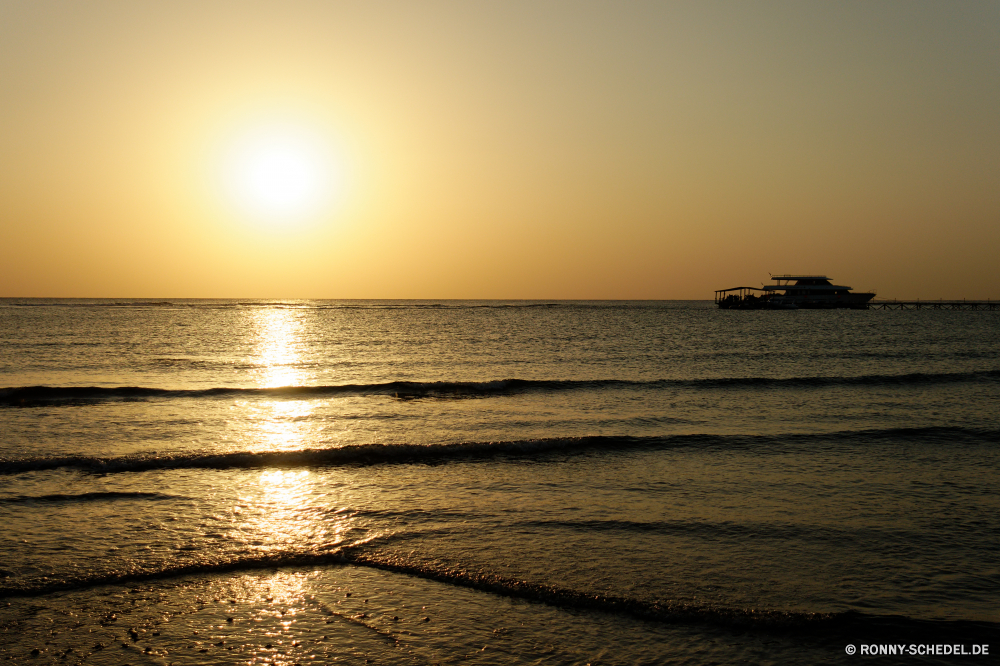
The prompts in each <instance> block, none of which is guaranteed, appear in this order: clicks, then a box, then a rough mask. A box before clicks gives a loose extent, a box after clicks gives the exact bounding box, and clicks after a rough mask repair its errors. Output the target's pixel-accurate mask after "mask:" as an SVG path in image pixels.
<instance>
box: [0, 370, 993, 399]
mask: <svg viewBox="0 0 1000 666" xmlns="http://www.w3.org/2000/svg"><path fill="white" fill-rule="evenodd" d="M998 380H1000V370H984V371H979V372H949V373H909V374H897V375H893V374H886V375H882V374H880V375H861V376H855V377H783V378H781V377H778V378H776V377H717V378H706V379H655V380H649V381H642V380H627V379H595V380H556V379H499V380H492V381H482V382H475V381H432V382H413V381H390V382H382V383H370V384H336V385H327V386H284V387H276V388H236V387H213V388H206V389H167V388H155V387H142V386H118V387H101V386H14V387H9V388H2V389H0V406H5V407H36V406H41V405H60V404H65V405H80V404H89V403H97V402H107V401H135V400H153V399H176V398H187V399H210V398H257V399H314V398H335V397H342V396H388V397H392V398H400V399H419V398H488V397H502V396H511V395H519V394H524V393H558V392H568V391H600V390H615V389H619V390H629V389H636V390H670V389H684V390H706V389H707V390H720V389H721V390H725V389H735V390H740V389H784V388H791V389H799V390H801V389H813V388H815V389H820V388H828V387H838V386H847V387H850V386H918V385H929V384H946V383H962V382H983V381H986V382H995V381H998Z"/></svg>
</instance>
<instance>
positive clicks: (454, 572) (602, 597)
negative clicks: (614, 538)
mask: <svg viewBox="0 0 1000 666" xmlns="http://www.w3.org/2000/svg"><path fill="white" fill-rule="evenodd" d="M372 545H373V544H372V542H371V541H369V540H365V541H362V542H355V543H352V544H344V545H336V546H332V547H330V548H327V549H321V550H315V551H294V550H293V551H284V552H277V553H275V552H270V553H259V554H251V555H247V554H243V555H233V556H229V557H223V558H221V559H217V560H215V561H197V562H189V563H176V562H173V563H169V564H166V563H164V564H160V565H158V566H157V565H153V566H149V567H146V568H134V569H131V570H129V571H124V572H112V573H99V574H85V573H84V574H78V575H74V576H69V577H58V578H52V577H50V578H47V579H41V580H36V581H34V582H27V581H22V582H18V581H16V580H7V579H6V577H0V580H2V581H4V582H3V584H0V599H2V598H10V597H29V598H30V597H38V596H42V595H46V594H52V593H55V592H64V591H73V590H86V589H91V588H95V587H101V586H107V585H130V584H134V583H138V582H148V581H155V580H163V579H170V578H176V577H181V576H207V575H217V574H224V573H230V572H233V571H252V570H258V569H276V568H283V567H318V566H355V567H367V568H373V569H379V570H382V571H388V572H391V573H397V574H403V575H407V576H414V577H417V578H421V579H425V580H432V581H435V582H438V583H442V584H445V585H451V586H455V587H462V588H469V589H474V590H478V591H480V592H486V593H488V594H493V595H497V596H501V597H506V598H514V599H523V600H526V601H530V602H534V603H542V604H546V605H549V606H556V607H560V608H567V609H572V610H575V611H585V612H586V611H596V612H600V613H609V614H616V615H626V616H631V617H635V618H639V619H642V620H646V621H653V622H664V623H671V624H677V623H685V624H703V625H713V626H720V627H725V628H731V629H737V630H740V631H745V630H750V631H765V632H771V631H779V632H787V631H793V632H795V633H808V634H810V635H813V636H827V637H831V638H833V637H844V638H847V639H850V640H849V641H847V642H851V641H853V642H857V640H858V639H859V638H860V637H862V636H864V635H872V636H874V635H876V634H877V635H885V636H892V637H893V640H894V641H895V640H898V639H903V638H905V639H906V642H910V639H911V638H912V639H913V640H917V639H919V638H920V637H925V636H927V635H935V636H948V637H949V641H953V642H967V643H968V642H982V641H981V639H982V638H983V637H984V636H991V635H992V636H995V635H997V632H998V631H1000V624H998V623H995V622H986V621H969V620H923V619H918V618H911V617H906V616H899V615H876V614H868V613H863V612H858V611H853V610H849V611H840V612H823V611H816V612H812V611H798V610H780V609H768V608H747V607H737V606H725V605H722V604H709V603H698V602H689V601H675V600H647V599H640V598H636V597H631V596H627V595H618V594H609V593H595V592H585V591H580V590H574V589H571V588H566V587H561V586H557V585H549V584H544V583H536V582H532V581H527V580H521V579H517V578H511V577H508V576H503V575H499V574H494V573H490V572H479V571H469V570H467V569H460V568H453V567H447V566H444V565H438V564H428V563H422V562H414V561H411V560H408V559H406V558H405V557H401V556H396V555H391V554H386V553H381V552H379V551H378V549H377V548H372ZM917 642H923V641H919V640H917Z"/></svg>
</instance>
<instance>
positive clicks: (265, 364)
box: [252, 308, 307, 388]
mask: <svg viewBox="0 0 1000 666" xmlns="http://www.w3.org/2000/svg"><path fill="white" fill-rule="evenodd" d="M299 315H300V313H299V312H297V311H296V310H289V309H283V308H258V309H255V310H254V311H253V314H252V316H253V318H254V321H253V325H254V329H255V330H256V331H257V340H258V341H257V348H256V358H255V359H254V365H255V366H256V367H257V368H258V370H257V371H256V374H257V377H258V385H259V386H261V387H263V388H276V387H279V386H302V384H303V382H304V381H305V380H306V379H307V378H306V376H305V373H304V372H303V370H302V368H301V363H302V358H301V357H302V355H301V353H300V352H301V347H302V344H303V342H302V326H303V324H302V320H301V319H300V316H299Z"/></svg>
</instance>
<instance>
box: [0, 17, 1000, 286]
mask: <svg viewBox="0 0 1000 666" xmlns="http://www.w3.org/2000/svg"><path fill="white" fill-rule="evenodd" d="M998 53H1000V4H997V3H995V2H982V3H976V2H965V3H957V4H956V3H926V2H914V1H906V2H889V1H886V2H878V3H871V2H837V3H828V2H803V1H796V2H754V3H737V2H724V3H713V2H690V3H668V2H629V3H611V2H601V3H597V2H582V1H577V2H544V3H538V2H513V1H508V2H482V3H479V2H477V3H468V2H363V3H361V2H351V3H336V2H319V1H317V2H294V1H293V2H282V3H264V2H207V3H204V2H184V1H171V2H158V3H146V2H144V3H134V2H125V1H121V2H103V1H96V0H95V1H89V2H86V3H79V2H75V1H65V2H50V1H47V0H0V263H2V266H3V273H2V278H0V296H65V297H70V296H90V297H100V296H107V297H130V296H149V297H154V296H155V297H262V298H267V297H276V298H545V299H550V298H553V299H554V298H662V299H710V298H712V297H713V292H714V290H715V289H720V288H724V287H732V286H737V285H744V284H747V285H755V284H759V283H760V282H761V281H766V280H767V274H768V272H769V271H771V272H775V273H786V272H810V273H826V274H828V275H830V276H831V277H833V278H834V279H835V281H836V282H838V283H841V284H849V285H852V286H854V287H855V288H857V289H870V288H877V290H878V292H879V296H880V297H888V298H893V297H896V298H914V297H920V298H963V297H964V298H1000V280H998V271H997V269H996V268H995V264H996V258H995V257H996V254H997V251H996V248H997V247H998V245H1000V243H998V242H1000V122H998V119H1000V58H998V57H997V54H998ZM275 137H277V138H275ZM296 137H297V138H296ZM303 137H305V138H303ZM272 139H274V141H272ZM269 141H270V142H271V143H268V142H269ZM296 141H299V143H295V142H296ZM275 142H277V143H275ZM303 142H304V143H303ZM272 144H274V145H279V146H284V147H285V148H287V147H288V146H291V148H288V150H286V151H285V152H284V153H281V151H282V150H285V148H282V147H279V149H278V153H281V154H282V155H285V156H286V157H287V159H285V158H276V157H274V152H273V151H272V152H271V153H268V152H267V151H266V150H264V155H265V157H260V156H259V155H258V154H257V153H255V152H254V151H255V150H257V148H254V146H258V145H272ZM305 144H308V147H307V148H304V149H303V150H308V151H313V152H310V155H313V154H314V156H315V160H313V161H311V162H308V163H307V164H306V163H303V164H306V166H301V165H300V164H299V162H296V160H298V159H299V158H298V157H297V155H298V154H299V153H296V152H295V151H296V150H298V148H296V146H300V145H305ZM289 155H290V156H289ZM303 159H305V158H303ZM309 159H312V158H311V157H310V158H309ZM241 160H242V161H243V162H245V163H246V164H244V166H247V165H248V168H250V171H252V172H253V173H262V174H264V175H263V176H260V178H258V179H257V180H253V179H251V180H250V181H246V182H244V181H240V182H239V183H238V184H237V185H232V182H235V181H234V179H237V180H238V178H240V177H242V176H240V175H239V174H242V173H244V171H246V169H243V170H242V171H241V169H242V168H243V167H241V166H240V165H239V163H241ZM255 160H263V162H261V163H260V164H257V162H255ZM283 160H284V161H283ZM316 165H320V166H316ZM257 167H260V168H257ZM254 168H257V170H256V171H253V169H254ZM275 172H277V173H278V177H279V178H285V177H286V176H287V178H285V180H288V179H289V178H290V179H291V180H292V181H293V182H290V183H286V184H285V185H281V184H280V183H279V185H277V186H275V185H272V184H271V183H269V182H265V181H266V178H268V177H271V176H269V174H272V173H275ZM300 172H301V173H300ZM288 174H293V175H294V174H300V175H301V178H299V180H296V179H295V178H293V177H292V176H288ZM255 178H256V176H255ZM261 178H264V179H265V180H261ZM303 178H304V179H305V180H307V181H309V183H311V184H313V185H316V184H317V183H318V184H319V185H317V187H318V186H322V191H321V192H320V193H319V194H317V195H316V196H314V197H312V198H307V199H305V200H304V201H305V203H303V201H299V200H297V199H295V197H299V196H300V194H301V192H302V191H305V190H304V189H303V187H304V186H302V183H301V182H300V181H301V180H302V179H303ZM248 182H249V183H250V185H248V184H247V183H248ZM282 182H284V181H282ZM272 187H279V188H280V187H286V188H291V189H277V190H270V189H269V188H272ZM261 191H263V194H262V193H261ZM268 193H270V197H271V198H270V199H268V198H267V195H268ZM302 196H304V195H302ZM293 199H294V201H292V200H293ZM286 201H292V203H293V204H294V205H292V206H290V207H287V208H282V206H284V205H285V204H284V203H282V202H286ZM268 202H270V203H268ZM274 202H278V203H276V204H275V203H274ZM272 204H273V205H272ZM267 206H271V208H267ZM265 208H266V209H267V210H266V211H265Z"/></svg>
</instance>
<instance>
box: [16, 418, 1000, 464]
mask: <svg viewBox="0 0 1000 666" xmlns="http://www.w3.org/2000/svg"><path fill="white" fill-rule="evenodd" d="M998 440H1000V431H998V430H993V429H976V428H963V427H932V428H887V429H882V430H846V431H840V432H832V433H818V434H785V435H709V434H682V435H663V436H611V435H592V436H587V437H551V438H539V439H524V440H509V441H481V442H458V443H444V444H357V445H348V446H342V447H339V448H325V449H299V450H295V451H235V452H227V453H177V454H165V455H158V454H147V455H142V454H139V455H133V456H119V457H107V458H101V457H97V456H51V457H38V458H0V475H10V474H22V473H25V472H32V471H40V470H54V469H60V468H69V469H76V470H80V471H84V472H93V473H99V474H106V473H116V472H144V471H149V470H161V469H254V468H261V467H310V466H325V465H350V466H373V465H391V464H410V463H424V464H435V463H443V462H449V461H460V460H470V461H474V460H490V459H494V458H512V459H534V458H539V457H543V456H548V455H553V454H555V455H574V454H581V453H585V452H590V451H594V452H624V451H630V450H636V449H664V448H676V447H701V448H707V447H720V448H726V449H738V448H748V449H756V450H761V451H767V450H773V449H775V448H776V447H781V446H785V445H789V444H795V445H809V444H815V443H832V442H840V441H848V442H858V441H861V442H865V443H869V444H879V443H889V444H894V443H899V442H904V441H909V442H914V441H930V442H935V443H940V444H949V445H962V444H982V443H985V444H993V443H995V442H996V441H998Z"/></svg>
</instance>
